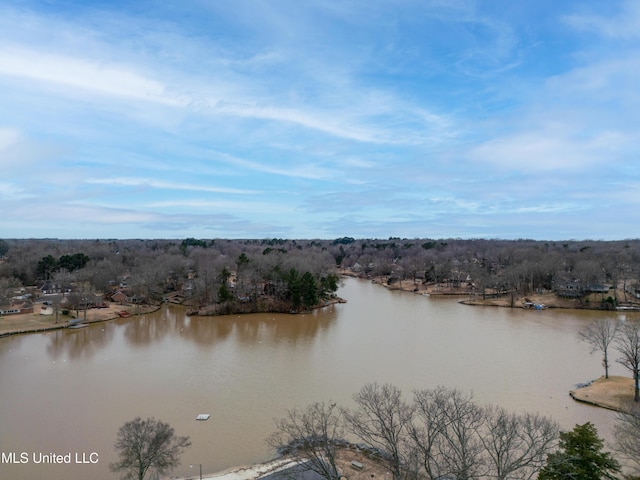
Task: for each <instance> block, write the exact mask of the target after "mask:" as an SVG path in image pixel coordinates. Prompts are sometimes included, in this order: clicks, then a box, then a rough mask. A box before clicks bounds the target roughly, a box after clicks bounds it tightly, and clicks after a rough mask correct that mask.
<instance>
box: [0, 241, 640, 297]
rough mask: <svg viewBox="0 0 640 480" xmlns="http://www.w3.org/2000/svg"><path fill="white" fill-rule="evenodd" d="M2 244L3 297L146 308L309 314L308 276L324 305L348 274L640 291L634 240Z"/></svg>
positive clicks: (521, 291) (580, 292)
mask: <svg viewBox="0 0 640 480" xmlns="http://www.w3.org/2000/svg"><path fill="white" fill-rule="evenodd" d="M0 247H2V248H1V250H2V254H1V255H0V296H2V297H4V298H5V299H6V297H7V295H8V294H9V293H10V292H11V291H14V290H16V288H19V287H26V286H31V285H38V284H39V283H41V282H44V281H45V280H47V279H50V280H52V281H55V282H66V283H71V282H78V281H82V282H87V283H88V284H90V285H91V286H92V289H93V290H94V291H95V292H103V291H105V290H107V289H109V288H110V287H112V286H113V284H114V282H116V283H117V284H120V283H122V284H123V285H124V286H126V288H127V289H129V290H130V291H131V292H132V294H133V295H135V296H136V297H137V298H141V299H146V300H148V301H159V300H161V299H162V297H163V296H164V295H165V294H166V293H167V292H172V291H182V292H183V293H184V294H185V296H186V297H187V299H188V300H189V301H190V302H191V304H193V305H196V306H205V305H212V304H219V303H224V302H225V301H228V300H230V299H233V300H234V301H235V300H237V301H238V302H239V303H245V304H249V305H251V302H254V304H253V306H254V307H255V302H256V301H257V299H258V298H259V297H260V296H261V295H264V294H265V291H264V288H265V287H266V288H267V289H268V290H269V292H272V293H273V296H274V298H277V299H280V300H281V301H286V302H289V303H294V304H295V305H296V306H297V305H298V304H299V308H305V307H306V306H308V305H309V303H311V301H312V300H315V299H316V298H315V296H314V295H313V293H312V290H313V289H312V288H311V287H312V285H311V284H312V283H313V282H311V279H310V278H309V276H311V277H313V280H314V281H315V283H316V287H317V289H316V290H315V292H316V294H317V295H318V296H319V297H320V298H321V297H322V296H323V295H326V294H327V292H328V291H329V290H330V289H331V286H332V279H330V278H329V275H333V274H335V273H336V272H339V271H343V272H346V271H349V272H353V273H355V274H358V275H362V276H370V277H384V278H385V279H386V280H387V281H389V282H390V283H392V282H394V281H398V280H413V281H414V282H416V283H418V282H422V283H426V284H438V285H443V286H445V287H455V288H461V287H462V288H463V289H465V290H466V291H468V292H469V293H476V294H486V293H487V292H493V293H494V294H502V295H507V294H511V295H520V296H525V295H528V294H532V293H536V292H541V291H547V292H550V291H556V292H559V293H561V292H565V293H566V292H570V293H571V295H575V296H576V297H577V298H582V297H583V296H584V295H586V294H587V293H588V292H589V291H590V289H593V288H599V289H602V287H603V286H621V287H622V288H621V289H618V290H611V293H606V294H604V295H603V297H604V298H603V300H602V301H603V304H602V307H603V308H610V307H613V306H615V305H617V304H619V303H622V302H631V301H634V300H635V297H636V294H637V292H636V289H637V288H638V286H640V240H620V241H591V240H583V241H563V242H547V241H535V240H499V239H496V240H490V239H489V240H487V239H471V240H464V239H439V240H436V239H400V238H393V237H392V238H389V239H386V240H382V239H354V238H351V237H342V238H338V239H334V240H290V239H278V238H273V239H262V240H255V239H254V240H251V239H247V240H228V239H194V238H187V239H183V240H167V239H164V240H163V239H157V240H132V239H129V240H119V239H97V240H57V239H4V240H2V243H1V244H0ZM294 271H295V273H292V272H294ZM307 273H308V274H309V275H306V277H305V274H307ZM296 275H297V276H296ZM303 277H304V280H303ZM323 277H324V279H325V280H324V281H323ZM328 280H329V282H327V281H328ZM323 282H324V283H323ZM267 285H268V286H267ZM299 290H304V292H302V293H298V291H299ZM287 291H288V293H287ZM601 291H602V290H601ZM605 291H606V289H605ZM269 292H267V293H269ZM329 295H330V293H329ZM606 297H608V298H606ZM0 300H2V299H0ZM246 308H249V307H246Z"/></svg>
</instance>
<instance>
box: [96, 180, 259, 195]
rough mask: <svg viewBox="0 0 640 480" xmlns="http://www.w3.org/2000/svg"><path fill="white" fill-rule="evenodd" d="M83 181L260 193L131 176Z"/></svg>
mask: <svg viewBox="0 0 640 480" xmlns="http://www.w3.org/2000/svg"><path fill="white" fill-rule="evenodd" d="M85 183H88V184H94V185H109V186H118V187H141V188H157V189H163V190H187V191H191V192H211V193H229V194H237V195H254V194H257V193H260V191H258V190H245V189H239V188H228V187H215V186H210V185H198V184H195V183H180V182H170V181H165V180H155V179H145V178H131V177H108V178H87V179H86V180H85Z"/></svg>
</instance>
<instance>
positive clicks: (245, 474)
mask: <svg viewBox="0 0 640 480" xmlns="http://www.w3.org/2000/svg"><path fill="white" fill-rule="evenodd" d="M298 463H299V462H297V461H295V460H292V459H291V458H286V457H282V458H276V459H274V460H267V461H266V462H262V463H256V464H255V465H244V466H240V467H231V468H228V469H226V470H222V471H220V472H214V473H204V472H203V473H202V480H255V479H257V478H260V477H263V476H265V475H270V474H273V473H277V472H279V471H282V470H286V469H288V468H292V467H295V466H296V465H298ZM196 466H197V465H196ZM199 478H200V475H199V473H197V474H195V475H190V476H188V477H166V479H167V480H168V479H170V480H197V479H199Z"/></svg>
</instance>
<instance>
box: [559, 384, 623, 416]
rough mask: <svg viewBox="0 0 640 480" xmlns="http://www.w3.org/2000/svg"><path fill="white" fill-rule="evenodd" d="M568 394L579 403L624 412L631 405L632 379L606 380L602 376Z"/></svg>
mask: <svg viewBox="0 0 640 480" xmlns="http://www.w3.org/2000/svg"><path fill="white" fill-rule="evenodd" d="M569 394H570V395H571V396H572V397H573V398H574V399H575V400H578V401H580V402H585V403H589V404H591V405H595V406H598V407H603V408H608V409H610V410H617V411H622V412H624V411H628V409H629V405H630V404H632V403H633V394H634V385H633V379H632V378H628V377H618V376H611V375H610V376H609V378H608V379H607V378H604V376H603V377H600V378H599V379H597V380H594V381H593V382H592V383H591V384H589V385H587V386H585V387H582V388H577V389H575V390H572V391H571V392H569Z"/></svg>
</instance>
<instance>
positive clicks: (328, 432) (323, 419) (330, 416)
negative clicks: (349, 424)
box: [267, 402, 346, 480]
mask: <svg viewBox="0 0 640 480" xmlns="http://www.w3.org/2000/svg"><path fill="white" fill-rule="evenodd" d="M342 420H343V419H342V412H341V411H340V409H339V408H338V407H336V404H335V403H324V402H322V403H318V402H316V403H313V404H311V405H309V406H308V407H307V408H306V409H304V410H289V411H288V412H287V416H286V417H285V418H282V419H279V420H276V422H275V423H276V428H277V430H276V432H275V433H274V434H273V435H271V436H270V437H269V438H268V439H267V443H269V445H271V446H272V447H274V448H276V449H277V450H279V451H281V452H283V453H286V454H288V455H290V456H292V457H293V458H295V459H296V460H298V461H299V462H300V464H301V468H303V469H304V470H312V471H314V472H316V473H317V474H318V475H320V476H322V477H323V478H326V479H327V480H338V479H339V478H340V473H339V471H338V466H337V464H336V454H337V451H338V448H339V447H340V446H341V445H344V444H346V441H345V440H344V437H345V428H344V423H343V421H342Z"/></svg>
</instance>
